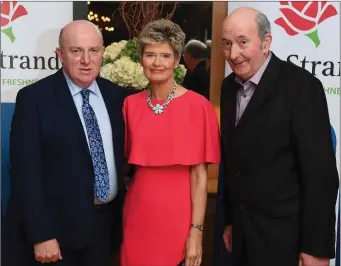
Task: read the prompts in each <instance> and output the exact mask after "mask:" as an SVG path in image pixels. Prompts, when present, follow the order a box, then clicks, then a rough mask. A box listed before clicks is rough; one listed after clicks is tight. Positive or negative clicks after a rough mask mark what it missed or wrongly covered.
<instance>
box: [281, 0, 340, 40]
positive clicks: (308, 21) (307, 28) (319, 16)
mask: <svg viewBox="0 0 341 266" xmlns="http://www.w3.org/2000/svg"><path fill="white" fill-rule="evenodd" d="M280 4H281V8H280V9H279V10H280V11H281V12H282V14H283V16H282V17H280V18H278V19H276V20H275V24H277V25H279V26H281V27H282V28H283V29H284V30H285V31H286V32H287V33H288V34H289V35H290V36H294V35H297V34H299V33H303V34H304V35H306V36H307V37H309V38H310V39H311V40H312V41H313V42H314V44H315V46H316V47H318V46H319V45H320V39H319V36H318V32H317V29H316V27H317V25H319V24H321V22H323V21H325V20H326V19H327V18H330V17H332V16H335V15H337V10H336V9H335V7H334V6H333V5H330V4H327V2H326V1H309V2H308V1H304V2H303V1H302V2H295V1H280Z"/></svg>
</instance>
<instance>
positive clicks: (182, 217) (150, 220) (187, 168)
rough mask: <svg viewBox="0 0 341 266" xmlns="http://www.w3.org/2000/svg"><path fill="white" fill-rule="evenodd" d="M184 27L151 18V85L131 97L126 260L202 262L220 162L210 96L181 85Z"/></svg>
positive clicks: (137, 264) (145, 60)
mask: <svg viewBox="0 0 341 266" xmlns="http://www.w3.org/2000/svg"><path fill="white" fill-rule="evenodd" d="M184 41H185V34H184V33H183V31H182V30H181V28H180V27H179V26H178V25H177V24H174V23H173V22H171V21H169V20H158V21H153V22H151V23H149V24H148V25H146V27H145V28H144V29H143V31H142V32H141V34H140V36H139V38H138V50H139V55H140V59H141V64H142V66H143V70H144V74H145V76H146V77H147V78H148V80H149V82H150V85H151V87H150V90H148V91H142V92H140V93H138V94H135V95H131V96H129V97H127V98H126V100H125V102H124V107H123V113H124V118H125V123H126V147H125V152H126V157H127V159H128V163H129V164H132V165H135V166H136V173H135V175H134V178H133V180H132V182H131V184H130V186H129V189H128V193H127V196H126V199H125V204H124V214H123V243H122V248H121V265H122V266H176V265H178V264H179V263H180V261H182V260H185V263H186V264H185V265H186V266H199V265H200V264H201V259H202V234H203V232H202V231H203V222H204V217H205V210H206V200H207V166H208V164H210V163H219V159H220V144H219V128H218V121H217V117H216V114H215V111H214V109H213V107H212V105H211V103H210V102H209V101H208V100H207V99H206V98H204V97H203V96H201V95H199V94H197V93H195V92H193V91H190V90H187V89H185V88H184V87H182V86H180V85H179V84H176V83H175V81H174V76H173V69H174V68H176V67H177V65H178V64H179V61H180V57H181V54H182V51H183V47H184Z"/></svg>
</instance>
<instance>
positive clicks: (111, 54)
mask: <svg viewBox="0 0 341 266" xmlns="http://www.w3.org/2000/svg"><path fill="white" fill-rule="evenodd" d="M126 43H127V41H126V40H122V41H120V42H113V43H112V44H110V45H109V46H107V47H106V48H105V50H104V54H103V57H104V58H105V59H107V60H115V58H116V57H117V56H118V55H119V54H120V52H121V51H122V49H123V48H124V46H125V45H126Z"/></svg>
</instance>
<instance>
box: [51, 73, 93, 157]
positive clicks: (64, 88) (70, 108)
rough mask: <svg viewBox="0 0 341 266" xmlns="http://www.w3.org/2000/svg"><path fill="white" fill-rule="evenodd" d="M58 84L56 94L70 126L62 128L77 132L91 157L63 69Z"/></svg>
mask: <svg viewBox="0 0 341 266" xmlns="http://www.w3.org/2000/svg"><path fill="white" fill-rule="evenodd" d="M55 75H56V80H57V82H56V84H55V87H54V90H55V95H56V98H57V101H58V103H59V106H60V109H61V110H62V112H63V115H64V118H65V119H66V120H68V122H67V123H66V124H67V125H68V127H69V128H67V129H62V130H69V131H70V134H73V133H72V132H75V133H74V135H75V137H76V139H77V141H78V143H79V145H80V146H81V148H82V149H83V150H84V152H86V154H87V155H88V156H89V157H90V158H91V155H90V151H89V146H88V143H87V140H86V136H85V132H84V128H83V125H82V122H81V119H80V117H79V114H78V111H77V108H76V105H75V103H74V101H73V98H72V95H71V92H70V89H69V87H68V85H67V83H66V80H65V77H64V74H63V71H62V70H59V71H57V73H56V74H55Z"/></svg>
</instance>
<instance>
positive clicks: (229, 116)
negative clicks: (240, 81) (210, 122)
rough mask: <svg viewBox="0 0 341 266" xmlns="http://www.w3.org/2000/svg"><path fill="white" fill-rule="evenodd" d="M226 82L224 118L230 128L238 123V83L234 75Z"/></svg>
mask: <svg viewBox="0 0 341 266" xmlns="http://www.w3.org/2000/svg"><path fill="white" fill-rule="evenodd" d="M232 75H233V78H232V79H230V82H228V83H227V84H226V87H225V88H224V90H225V95H226V96H225V103H224V107H223V108H224V116H225V117H226V119H224V120H225V121H226V122H225V123H226V125H227V126H228V128H231V127H232V128H234V127H235V123H236V108H237V90H238V87H237V84H236V83H235V82H234V77H235V75H234V74H232Z"/></svg>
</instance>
